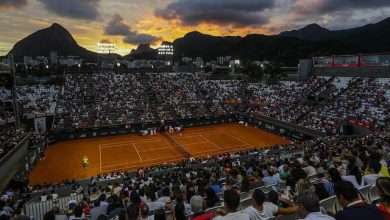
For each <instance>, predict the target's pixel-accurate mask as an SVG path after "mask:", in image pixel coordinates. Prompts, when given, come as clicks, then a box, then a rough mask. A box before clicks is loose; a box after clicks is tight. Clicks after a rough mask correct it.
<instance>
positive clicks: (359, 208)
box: [334, 181, 386, 220]
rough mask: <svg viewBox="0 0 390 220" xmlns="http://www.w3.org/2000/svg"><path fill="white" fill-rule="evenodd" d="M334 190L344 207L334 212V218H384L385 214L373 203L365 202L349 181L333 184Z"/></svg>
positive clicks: (338, 219) (345, 219) (384, 219)
mask: <svg viewBox="0 0 390 220" xmlns="http://www.w3.org/2000/svg"><path fill="white" fill-rule="evenodd" d="M334 191H335V193H336V197H337V201H338V202H339V204H340V205H341V206H342V207H343V208H344V209H343V210H341V211H338V212H337V213H336V215H335V217H336V220H356V219H375V220H386V218H385V216H384V215H383V214H382V213H381V212H380V211H379V210H378V209H377V208H376V207H375V206H374V205H370V204H366V203H364V202H363V201H362V200H361V199H360V198H359V195H358V192H357V189H355V187H354V186H353V184H352V183H351V182H349V181H340V182H337V183H336V184H335V185H334Z"/></svg>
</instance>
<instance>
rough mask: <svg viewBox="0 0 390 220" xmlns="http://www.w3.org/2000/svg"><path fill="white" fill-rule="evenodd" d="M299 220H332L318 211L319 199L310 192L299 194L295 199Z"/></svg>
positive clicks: (332, 219)
mask: <svg viewBox="0 0 390 220" xmlns="http://www.w3.org/2000/svg"><path fill="white" fill-rule="evenodd" d="M297 204H298V210H297V214H298V217H299V219H302V220H334V218H333V217H331V216H329V215H325V214H323V213H321V211H320V199H319V198H318V196H317V195H316V194H315V193H314V192H313V191H311V190H306V191H303V192H302V193H300V194H299V195H298V197H297Z"/></svg>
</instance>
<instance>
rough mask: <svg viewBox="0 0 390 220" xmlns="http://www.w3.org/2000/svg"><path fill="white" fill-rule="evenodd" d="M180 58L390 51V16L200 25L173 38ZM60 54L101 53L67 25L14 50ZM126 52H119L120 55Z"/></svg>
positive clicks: (142, 50)
mask: <svg viewBox="0 0 390 220" xmlns="http://www.w3.org/2000/svg"><path fill="white" fill-rule="evenodd" d="M173 46H174V50H175V59H176V60H177V59H180V58H182V57H184V56H186V57H192V58H195V57H202V58H203V59H204V60H206V61H210V60H215V59H216V57H217V56H233V57H234V58H239V59H242V60H270V61H276V62H282V63H284V64H286V65H296V64H297V63H298V61H299V59H303V58H309V57H312V56H326V55H334V54H349V53H368V52H387V51H390V18H387V19H385V20H383V21H381V22H378V23H375V24H368V25H365V26H362V27H357V28H352V29H347V30H337V31H332V30H328V29H326V28H324V27H321V26H320V25H318V24H310V25H308V26H306V27H304V28H302V29H299V30H292V31H285V32H282V33H280V34H278V35H272V36H267V35H261V34H249V35H247V36H245V37H240V36H223V37H222V36H212V35H208V34H202V33H200V32H197V31H194V32H190V33H187V34H186V35H184V36H183V37H181V38H178V39H176V40H174V41H173ZM50 51H58V54H59V55H63V56H64V55H75V56H80V57H82V58H83V59H85V60H87V61H92V62H95V61H96V58H97V54H96V53H94V52H91V51H88V50H86V49H85V48H83V47H80V46H79V45H78V44H77V42H76V41H75V40H74V39H73V37H72V35H71V34H70V33H69V32H68V31H67V30H66V29H65V28H63V27H62V26H61V25H59V24H53V25H52V26H51V27H49V28H46V29H43V30H40V31H37V32H35V33H33V34H31V35H30V36H28V37H26V38H24V39H23V40H21V41H19V42H18V43H16V44H15V46H14V47H13V49H12V50H11V51H10V53H12V54H14V56H15V58H16V60H17V61H22V60H23V56H33V57H36V56H40V55H44V56H49V53H50ZM115 56H117V57H120V56H119V55H115ZM157 57H158V56H157V51H156V50H155V49H153V48H150V45H149V44H141V45H139V46H138V48H137V49H135V50H132V51H131V53H130V54H129V55H126V56H125V57H124V58H125V59H156V58H157Z"/></svg>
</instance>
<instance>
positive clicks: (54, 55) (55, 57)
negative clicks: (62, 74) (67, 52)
mask: <svg viewBox="0 0 390 220" xmlns="http://www.w3.org/2000/svg"><path fill="white" fill-rule="evenodd" d="M50 64H51V65H57V64H58V53H57V51H51V52H50Z"/></svg>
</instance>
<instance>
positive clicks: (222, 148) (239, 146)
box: [193, 144, 248, 154]
mask: <svg viewBox="0 0 390 220" xmlns="http://www.w3.org/2000/svg"><path fill="white" fill-rule="evenodd" d="M244 146H248V145H247V144H241V145H234V146H228V147H221V148H220V149H221V151H223V150H229V149H232V150H236V151H237V150H238V149H234V148H236V147H238V148H239V149H241V147H244ZM203 152H213V150H212V149H211V150H202V151H196V152H193V153H194V154H197V153H203ZM221 153H223V152H221ZM214 154H215V152H214Z"/></svg>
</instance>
